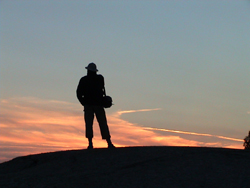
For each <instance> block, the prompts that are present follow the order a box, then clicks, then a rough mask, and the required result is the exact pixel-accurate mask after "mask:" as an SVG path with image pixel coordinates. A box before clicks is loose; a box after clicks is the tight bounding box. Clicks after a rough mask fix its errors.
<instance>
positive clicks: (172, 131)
mask: <svg viewBox="0 0 250 188" xmlns="http://www.w3.org/2000/svg"><path fill="white" fill-rule="evenodd" d="M143 129H146V130H155V131H165V132H171V133H180V134H189V135H196V136H209V137H216V138H221V139H226V140H232V141H236V142H243V139H237V138H230V137H225V136H218V135H211V134H204V133H195V132H186V131H177V130H169V129H159V128H153V127H143Z"/></svg>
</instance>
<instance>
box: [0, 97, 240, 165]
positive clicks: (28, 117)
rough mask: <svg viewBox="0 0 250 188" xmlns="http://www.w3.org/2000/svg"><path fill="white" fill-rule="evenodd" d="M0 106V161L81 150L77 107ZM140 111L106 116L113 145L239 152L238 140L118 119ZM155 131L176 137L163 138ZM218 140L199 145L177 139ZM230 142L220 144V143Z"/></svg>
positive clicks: (31, 101)
mask: <svg viewBox="0 0 250 188" xmlns="http://www.w3.org/2000/svg"><path fill="white" fill-rule="evenodd" d="M1 106H3V107H4V108H2V109H1V112H0V113H1V124H0V129H1V135H0V143H1V146H0V150H1V159H0V160H1V161H6V160H10V159H11V158H13V157H17V156H20V155H28V154H32V153H41V152H49V151H58V150H71V149H85V148H86V147H87V139H86V138H85V128H84V118H83V113H82V110H81V107H80V106H79V105H78V104H71V103H65V102H60V101H49V100H48V101H46V100H41V99H37V98H12V99H8V100H2V101H1ZM153 110H159V109H142V110H130V111H119V112H117V113H115V114H108V117H107V118H108V124H109V127H110V131H111V136H112V140H113V142H114V144H115V145H116V146H117V147H124V146H157V145H158V146H160V145H161V146H208V147H210V146H214V147H230V148H241V143H239V142H241V141H242V140H240V139H234V138H229V137H224V136H215V135H211V134H201V133H195V132H185V131H178V130H167V129H158V128H151V127H143V126H139V125H135V124H132V123H130V122H128V121H125V120H123V119H121V117H120V115H121V114H123V113H132V112H143V111H153ZM157 131H161V132H168V133H176V135H169V134H167V135H163V134H159V133H157ZM94 134H95V137H94V140H93V142H94V147H97V148H99V147H106V146H107V144H106V142H105V141H103V140H102V139H101V136H100V131H99V127H98V124H97V122H96V121H95V122H94ZM182 134H185V135H195V136H198V137H199V138H200V137H212V138H219V139H220V141H218V140H216V141H215V140H213V139H212V140H210V141H208V142H203V141H201V140H200V139H198V137H197V139H194V138H188V137H186V138H184V137H182V136H181V135H182ZM225 139H226V140H230V141H232V142H228V143H223V142H222V141H223V140H225Z"/></svg>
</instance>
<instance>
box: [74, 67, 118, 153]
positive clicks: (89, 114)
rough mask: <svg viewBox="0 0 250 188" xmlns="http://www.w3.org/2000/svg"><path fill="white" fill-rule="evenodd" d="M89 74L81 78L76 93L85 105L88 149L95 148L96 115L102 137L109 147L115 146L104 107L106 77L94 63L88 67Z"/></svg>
mask: <svg viewBox="0 0 250 188" xmlns="http://www.w3.org/2000/svg"><path fill="white" fill-rule="evenodd" d="M85 68H86V69H87V75H86V76H84V77H82V78H81V79H80V82H79V84H78V87H77V90H76V93H77V98H78V100H79V101H80V103H81V104H82V105H83V106H84V119H85V126H86V138H88V141H89V146H88V149H93V142H92V139H93V121H94V115H95V116H96V119H97V121H98V123H99V127H100V130H101V135H102V139H105V140H106V141H107V144H108V148H115V146H114V145H113V144H112V142H111V139H110V137H111V136H110V133H109V128H108V124H107V119H106V114H105V110H104V108H103V96H105V95H106V93H105V87H104V77H103V76H102V75H98V74H97V71H98V70H97V68H96V65H95V64H94V63H90V64H89V65H88V66H87V67H85Z"/></svg>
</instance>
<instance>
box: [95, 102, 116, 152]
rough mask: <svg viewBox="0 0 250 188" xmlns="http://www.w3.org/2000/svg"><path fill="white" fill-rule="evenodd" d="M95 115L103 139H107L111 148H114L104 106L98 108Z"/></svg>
mask: <svg viewBox="0 0 250 188" xmlns="http://www.w3.org/2000/svg"><path fill="white" fill-rule="evenodd" d="M95 114H96V119H97V121H98V123H99V127H100V130H101V135H102V139H106V141H107V144H108V147H109V148H112V147H114V145H113V144H112V142H111V139H110V137H111V136H110V133H109V128H108V123H107V118H106V113H105V110H104V108H103V107H102V106H96V107H95Z"/></svg>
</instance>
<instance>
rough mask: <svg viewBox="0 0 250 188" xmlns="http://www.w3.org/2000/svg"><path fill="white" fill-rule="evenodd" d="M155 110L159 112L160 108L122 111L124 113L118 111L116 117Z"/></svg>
mask: <svg viewBox="0 0 250 188" xmlns="http://www.w3.org/2000/svg"><path fill="white" fill-rule="evenodd" d="M155 110H161V108H153V109H141V110H124V111H118V112H117V114H118V115H122V114H127V113H134V112H149V111H155Z"/></svg>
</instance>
